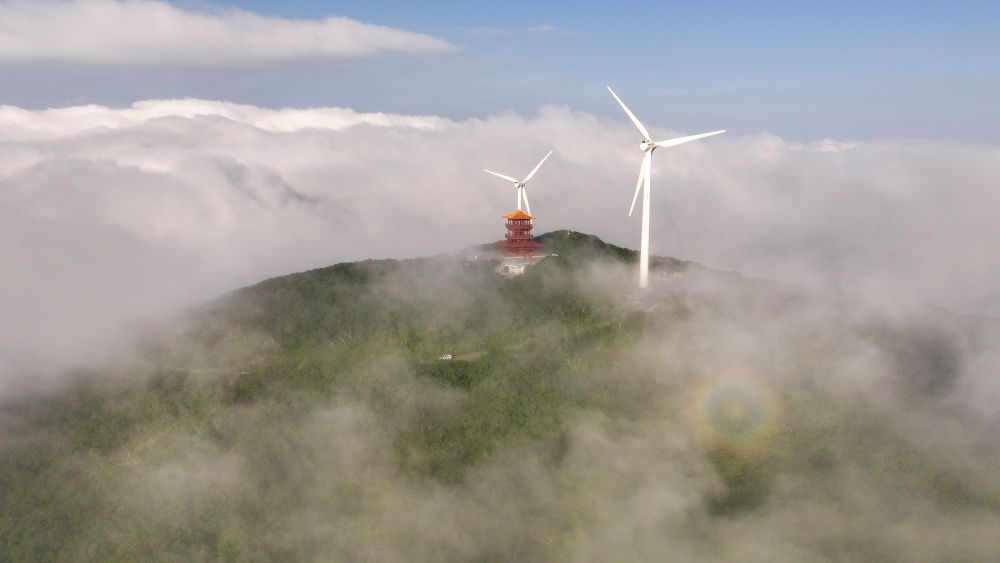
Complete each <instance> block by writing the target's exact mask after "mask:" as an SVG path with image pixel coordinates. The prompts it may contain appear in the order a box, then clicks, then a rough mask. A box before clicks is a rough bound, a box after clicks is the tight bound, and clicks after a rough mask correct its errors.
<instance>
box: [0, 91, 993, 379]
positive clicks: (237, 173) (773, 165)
mask: <svg viewBox="0 0 1000 563" xmlns="http://www.w3.org/2000/svg"><path fill="white" fill-rule="evenodd" d="M683 133H685V132H672V131H666V130H659V131H655V132H654V136H655V135H659V136H662V137H664V138H666V137H670V136H671V135H675V134H683ZM550 148H554V149H555V151H556V152H555V154H553V155H552V157H551V158H550V159H549V160H548V161H547V162H546V163H545V165H544V166H543V167H542V169H540V170H539V172H538V174H537V175H536V176H535V178H534V179H533V181H532V185H531V186H530V191H531V202H532V210H533V211H534V212H535V214H536V215H538V217H539V219H538V220H537V228H536V230H537V232H545V231H549V230H554V229H561V228H569V229H574V230H579V231H584V232H590V233H593V234H597V235H598V236H601V237H603V238H605V239H606V240H609V241H611V242H614V243H617V244H622V245H625V246H630V247H635V246H636V245H637V243H638V233H639V223H638V217H635V216H633V217H632V218H631V219H630V218H628V217H626V212H627V210H628V204H629V201H630V199H631V195H632V189H633V187H634V185H635V177H636V174H637V172H638V168H639V162H640V159H641V156H640V154H639V151H638V150H637V139H636V137H635V132H634V130H633V129H632V127H631V124H629V123H628V122H627V121H624V120H617V121H608V120H602V119H598V118H596V117H594V116H592V115H589V114H583V113H577V112H572V111H570V110H568V109H565V108H558V107H546V108H543V109H542V111H541V112H540V114H539V115H538V116H537V117H534V118H530V119H528V118H524V117H521V116H518V115H515V114H504V115H497V116H491V117H489V118H486V119H469V120H465V121H452V120H448V119H444V118H440V117H434V116H402V115H385V114H361V113H357V112H354V111H352V110H349V109H342V108H315V109H307V110H295V109H279V110H272V109H263V108H257V107H254V106H247V105H238V104H232V103H226V102H210V101H203V100H151V101H145V102H139V103H136V104H134V105H133V106H131V107H129V108H125V109H110V108H106V107H102V106H79V107H72V108H62V109H48V110H38V111H34V110H24V109H20V108H14V107H9V106H8V107H2V108H0V224H2V225H3V230H4V236H3V237H0V271H3V272H4V276H0V311H2V312H3V317H4V319H5V325H4V330H3V331H0V365H5V366H17V365H18V364H17V363H16V362H17V361H18V360H20V361H21V362H23V363H27V364H30V363H31V362H35V361H37V359H38V358H47V359H49V360H53V361H54V360H58V359H60V358H69V357H73V358H76V357H78V356H79V355H80V354H82V353H84V352H85V351H88V350H94V349H99V348H100V346H99V345H98V344H99V342H100V341H101V340H102V338H105V337H106V338H107V339H109V340H112V339H113V338H114V329H116V328H119V327H121V326H123V323H124V322H126V321H129V320H134V319H141V318H147V317H150V316H155V315H160V314H163V313H165V312H167V311H170V310H174V309H176V308H179V307H182V306H184V305H188V304H191V303H195V302H198V301H201V300H204V299H209V298H211V297H213V296H215V295H218V294H220V293H222V292H224V291H226V290H229V289H232V288H235V287H238V286H240V285H245V284H250V283H253V282H256V281H259V280H261V279H263V278H265V277H268V276H273V275H279V274H284V273H289V272H293V271H299V270H304V269H308V268H313V267H320V266H324V265H328V264H332V263H336V262H341V261H348V260H360V259H365V258H369V257H373V258H384V257H408V256H421V255H431V254H437V253H444V252H450V251H455V250H458V249H460V248H463V247H466V246H470V245H473V244H478V243H483V242H489V241H492V240H497V239H499V238H501V236H502V234H503V226H502V219H500V215H502V214H504V213H507V212H509V211H510V210H511V208H512V207H513V202H514V200H515V198H514V192H513V190H512V189H511V188H510V186H509V184H508V183H506V182H502V181H499V180H497V179H496V178H493V177H492V176H489V175H487V174H484V173H482V172H481V171H480V169H481V168H490V169H494V170H499V171H502V172H505V173H510V174H512V175H522V174H525V173H527V172H528V171H529V170H530V169H531V167H533V166H534V164H535V163H537V162H538V160H539V159H540V158H541V157H542V156H543V155H544V154H545V153H546V152H547V151H548V150H549V149H550ZM653 168H654V175H653V189H654V192H653V199H652V205H653V223H652V249H653V252H654V253H656V254H660V255H674V256H678V257H681V258H686V259H693V260H697V261H701V262H703V263H705V264H707V265H710V266H715V267H719V268H725V269H735V270H739V271H742V272H744V273H747V274H752V275H757V276H763V277H769V278H776V279H782V280H786V281H791V282H806V283H813V284H817V285H824V284H835V285H839V286H841V287H845V288H861V289H865V290H871V289H876V290H879V291H878V292H877V294H878V295H898V296H908V297H912V298H916V299H921V300H925V301H931V302H935V303H939V304H942V305H946V306H951V307H955V308H958V309H961V310H964V311H969V312H976V313H981V314H991V315H998V314H1000V293H998V290H997V288H1000V238H998V237H996V236H995V231H996V228H995V218H994V214H995V210H996V209H998V208H1000V190H996V189H995V178H997V177H1000V150H998V149H997V148H995V147H988V146H977V145H964V144H960V143H947V142H934V143H932V142H924V141H886V142H866V143H847V142H836V141H832V140H823V141H819V142H815V143H789V142H786V141H784V140H782V139H780V138H777V137H774V136H770V135H755V136H747V137H737V136H731V135H721V136H718V137H713V138H712V139H706V140H705V141H704V142H699V143H691V144H689V145H684V146H682V147H677V148H676V149H671V150H666V149H664V150H660V151H657V152H656V155H655V162H654V165H653ZM23 363H22V365H23ZM8 369H9V370H13V369H15V368H10V367H8ZM3 376H4V374H2V373H0V378H2V377H3Z"/></svg>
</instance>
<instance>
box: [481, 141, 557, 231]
mask: <svg viewBox="0 0 1000 563" xmlns="http://www.w3.org/2000/svg"><path fill="white" fill-rule="evenodd" d="M550 154H552V151H549V154H547V155H545V156H544V157H543V158H542V160H541V162H539V163H538V164H537V165H536V166H535V167H534V168H533V169H532V170H531V172H528V175H527V176H526V177H525V178H524V179H523V180H518V179H516V178H511V177H510V176H506V175H504V174H498V173H496V172H493V171H492V170H487V169H485V168H483V172H488V173H490V174H493V175H494V176H499V177H500V178H503V179H504V180H507V181H510V182H514V188H515V189H516V190H517V207H516V209H517V210H518V211H520V210H521V200H522V199H524V207H525V210H526V211H527V212H528V215H531V204H529V203H528V191H527V190H526V189H525V188H524V185H525V184H527V183H528V180H530V179H531V177H532V176H534V175H535V172H538V169H539V168H541V166H542V162H545V159H546V158H548V157H549V155H550Z"/></svg>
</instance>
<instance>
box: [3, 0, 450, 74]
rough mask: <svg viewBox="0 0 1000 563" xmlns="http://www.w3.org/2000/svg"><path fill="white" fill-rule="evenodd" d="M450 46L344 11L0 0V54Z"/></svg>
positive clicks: (236, 53) (228, 61)
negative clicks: (279, 14)
mask: <svg viewBox="0 0 1000 563" xmlns="http://www.w3.org/2000/svg"><path fill="white" fill-rule="evenodd" d="M454 49H455V47H454V45H452V44H450V43H448V42H447V41H445V40H442V39H438V38H436V37H432V36H429V35H424V34H420V33H413V32H409V31H403V30H398V29H393V28H390V27H384V26H378V25H371V24H366V23H362V22H359V21H356V20H352V19H349V18H344V17H329V18H325V19H323V20H297V19H296V20H290V19H285V18H276V17H264V16H259V15H257V14H254V13H251V12H247V11H243V10H239V9H229V10H225V11H221V12H218V13H200V12H192V11H184V10H181V9H179V8H177V7H175V6H172V5H171V4H169V3H167V2H162V1H158V0H71V1H66V2H62V1H54V0H41V1H24V0H12V1H4V2H0V60H3V59H6V60H67V61H78V62H87V63H110V64H136V65H168V66H177V67H242V66H258V65H268V64H274V63H281V62H294V61H299V62H310V61H321V60H328V59H340V58H352V57H362V56H367V55H373V54H375V53H379V52H382V51H403V52H409V53H440V52H446V51H451V50H454Z"/></svg>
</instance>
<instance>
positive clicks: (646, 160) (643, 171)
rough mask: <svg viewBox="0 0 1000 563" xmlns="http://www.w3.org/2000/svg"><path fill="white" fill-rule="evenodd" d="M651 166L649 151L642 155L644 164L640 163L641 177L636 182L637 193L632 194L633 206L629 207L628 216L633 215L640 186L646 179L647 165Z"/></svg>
mask: <svg viewBox="0 0 1000 563" xmlns="http://www.w3.org/2000/svg"><path fill="white" fill-rule="evenodd" d="M647 166H649V153H648V152H647V153H646V154H644V155H643V156H642V164H640V165H639V179H638V180H637V181H636V183H635V195H633V196H632V206H631V207H629V208H628V216H629V217H631V216H632V211H633V210H634V209H635V202H636V200H638V199H639V188H641V187H642V181H643V180H645V179H646V167H647Z"/></svg>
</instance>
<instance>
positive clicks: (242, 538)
mask: <svg viewBox="0 0 1000 563" xmlns="http://www.w3.org/2000/svg"><path fill="white" fill-rule="evenodd" d="M553 248H556V244H555V243H553ZM559 254H560V256H558V257H549V258H547V259H545V260H544V261H542V262H541V263H540V264H538V265H536V266H533V267H532V268H529V270H528V272H527V273H526V274H525V275H524V276H523V277H522V278H519V279H515V280H504V279H502V278H500V277H499V276H496V275H495V274H493V267H494V264H492V263H490V262H489V261H485V260H473V259H468V260H467V259H463V258H458V257H443V258H436V259H431V260H412V261H410V260H407V261H402V262H396V261H375V262H364V263H361V264H356V265H344V266H338V267H336V268H328V269H324V270H319V271H314V272H309V273H307V274H304V275H303V276H296V277H291V278H279V279H275V280H270V281H268V282H266V283H263V284H260V285H258V286H255V287H251V288H248V289H244V290H241V291H237V292H235V293H232V294H229V295H227V296H226V297H225V298H223V299H221V300H219V301H216V302H214V303H213V304H211V305H209V306H207V307H206V308H204V309H202V310H199V311H196V312H194V313H193V315H192V316H190V317H188V318H187V319H186V320H185V321H184V322H183V323H181V324H180V325H178V326H176V327H174V328H168V329H166V332H165V333H162V334H160V335H159V336H158V337H157V338H155V339H153V340H152V341H151V343H150V344H149V346H148V347H147V349H146V352H145V353H146V358H147V362H149V364H148V365H145V364H144V365H141V366H138V367H136V366H135V365H132V367H127V369H123V368H119V371H120V373H119V374H118V375H119V377H120V380H118V382H117V383H115V382H113V380H109V379H107V377H108V376H107V375H105V376H104V379H103V380H98V382H100V381H105V382H107V381H112V383H103V384H101V383H99V384H98V385H97V386H96V387H95V386H93V384H87V385H82V386H79V387H77V388H76V389H74V390H73V391H72V392H71V393H67V394H66V395H64V396H61V397H59V398H58V399H57V403H56V404H53V405H49V406H45V405H44V404H41V403H32V402H30V401H29V402H25V403H22V405H21V406H18V407H13V408H12V407H8V408H7V409H5V410H4V411H3V412H4V416H3V418H0V423H2V424H3V428H4V432H3V435H4V437H5V440H4V443H3V444H2V445H3V446H4V448H16V447H21V448H22V449H24V451H25V452H31V454H30V455H25V457H24V458H22V459H19V460H18V463H19V464H23V465H25V466H31V465H32V464H38V465H39V467H38V475H39V477H38V478H39V479H40V480H41V482H42V484H43V485H44V484H46V483H48V484H49V485H51V487H52V489H53V490H55V491H56V493H55V494H54V498H55V500H54V501H47V502H48V504H47V505H46V506H48V507H49V508H50V509H52V510H56V511H66V512H67V513H71V514H77V513H78V512H79V513H80V514H84V516H80V517H79V523H73V524H72V525H67V524H66V523H65V522H64V521H63V520H62V519H59V520H57V522H58V525H59V526H62V527H61V528H59V529H60V530H63V529H69V530H73V531H74V532H75V533H72V534H66V535H65V536H64V537H62V539H61V540H60V541H59V542H56V545H58V547H59V551H58V552H55V553H57V554H59V555H61V556H65V557H68V558H73V559H81V558H83V559H85V558H104V559H107V558H116V557H129V556H136V554H146V555H148V556H150V557H152V556H160V557H163V556H169V557H177V558H183V559H187V560H209V559H224V560H241V559H247V558H259V559H270V560H274V559H282V560H317V559H336V560H349V561H372V560H375V561H414V560H419V561H423V560H451V561H467V560H468V561H472V560H505V561H512V560H535V561H538V560H542V561H545V560H553V561H565V560H572V561H595V560H612V559H622V560H631V561H659V560H663V558H664V557H669V558H676V559H678V560H708V561H736V560H746V559H753V560H768V561H801V560H873V559H879V560H906V561H912V560H918V561H919V560H926V561H936V560H984V559H989V558H990V557H991V556H992V554H994V553H996V550H997V549H998V548H1000V544H998V539H997V537H996V535H995V533H994V532H995V530H996V527H997V525H998V524H1000V488H998V487H997V484H996V483H997V481H996V479H995V474H996V471H995V467H996V463H997V462H1000V442H998V440H997V436H998V435H1000V434H998V433H997V432H996V430H997V425H998V424H1000V419H998V418H997V416H996V414H995V409H992V408H991V406H992V405H993V404H995V399H996V398H997V397H998V391H1000V386H998V385H997V384H996V378H995V374H996V373H997V369H998V368H1000V356H998V355H997V347H996V342H997V339H996V337H997V334H998V333H1000V331H998V326H997V323H996V322H995V321H988V320H982V319H974V318H971V317H967V316H963V315H957V314H951V313H947V312H942V311H940V310H937V309H933V308H930V307H927V306H922V305H915V306H908V307H905V308H904V307H895V308H892V309H890V310H887V309H886V308H885V307H882V306H879V307H869V306H868V305H866V304H865V303H860V302H858V301H855V300H854V299H853V297H852V296H845V295H842V294H837V293H835V292H829V291H825V290H815V289H809V288H803V287H801V286H796V285H792V284H787V283H776V282H771V281H765V280H759V279H752V278H746V277H743V276H740V275H736V274H725V273H720V272H718V271H713V270H711V269H707V268H704V267H702V266H699V265H697V264H693V263H681V262H670V263H667V264H662V265H660V266H659V267H658V268H654V269H653V276H652V284H651V289H650V291H649V292H647V293H645V294H640V293H638V292H636V291H635V289H634V287H633V285H634V282H635V273H636V272H635V270H634V265H632V264H627V263H622V262H620V261H617V260H611V259H609V258H607V257H603V258H601V257H594V256H588V255H586V254H585V253H583V252H582V251H581V252H580V253H579V254H577V255H573V254H571V253H569V252H566V251H561V252H559ZM355 284H356V285H355ZM352 288H353V289H352ZM307 292H318V293H307ZM288 299H290V300H288ZM286 300H288V301H286ZM300 300H301V301H300ZM296 304H299V306H296ZM284 321H287V322H291V323H292V324H291V325H288V324H285V323H284ZM307 327H311V328H307ZM473 327H478V328H477V329H476V330H473ZM303 334H307V335H312V336H313V338H314V340H307V342H310V344H308V345H303V344H302V342H303V341H302V339H301V338H302V335H303ZM445 352H447V353H453V354H455V355H456V356H458V355H464V354H467V353H470V352H486V356H485V357H483V358H482V359H481V360H470V363H469V364H468V365H469V366H474V365H479V364H476V363H475V362H477V361H480V362H486V363H485V364H483V365H486V366H488V370H487V371H486V372H485V373H483V374H482V375H481V376H478V377H479V378H478V379H473V380H471V381H467V382H465V383H463V382H462V381H457V382H456V381H452V380H448V379H440V378H438V377H437V376H435V374H436V373H437V372H436V371H435V369H433V368H436V367H454V368H455V369H464V368H463V367H462V366H463V364H459V363H453V362H442V361H440V360H437V355H438V354H440V353H445ZM255 357H261V358H263V359H262V360H259V361H258V360H252V362H254V363H248V361H247V360H250V359H252V358H255ZM454 362H458V360H455V361H454ZM258 363H259V365H260V367H258V368H252V367H248V366H251V365H258ZM129 365H130V364H128V363H126V364H125V366H129ZM157 366H159V367H157ZM178 366H179V367H178ZM449 381H452V383H449ZM137 398H138V399H137ZM36 409H38V410H37V411H36ZM46 409H51V412H49V411H48V410H46ZM56 413H82V414H83V416H84V418H83V419H82V420H83V422H82V423H81V424H80V425H79V426H78V427H74V428H67V429H62V431H57V430H58V429H59V428H60V427H59V424H60V423H59V422H58V421H59V420H60V419H63V418H65V417H71V416H73V415H72V414H58V415H57V414H56ZM32 420H33V421H34V422H26V421H32ZM115 421H117V422H115ZM32 425H35V427H37V428H41V429H42V430H41V431H38V435H35V434H33V433H32V431H30V430H29V429H30V428H31V427H32ZM108 430H113V431H112V432H110V433H108V432H107V431H108ZM5 451H8V452H9V451H11V450H10V449H7V450H5ZM63 451H66V452H76V453H73V454H71V455H67V456H65V457H53V458H46V457H45V456H58V452H63ZM53 452H56V454H54V453H53ZM4 459H7V460H8V461H9V460H10V457H9V456H5V458H4ZM47 459H50V461H46V460H47ZM52 460H54V462H53V461H52ZM3 475H6V473H4V472H3V471H0V476H3ZM56 483H60V484H61V485H62V486H60V487H57V486H55V485H56ZM17 498H20V497H17ZM84 505H85V506H87V510H79V511H78V510H76V509H74V507H78V508H82V507H83V506H84ZM35 516H36V515H35V514H34V513H24V514H20V515H16V517H14V518H13V519H11V518H10V514H9V513H8V514H6V518H8V520H4V522H13V524H10V525H11V526H29V527H30V523H31V521H32V520H31V519H32V518H34V517H35ZM11 529H20V528H11ZM25 545H30V544H25ZM37 553H42V554H44V553H45V552H37Z"/></svg>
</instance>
